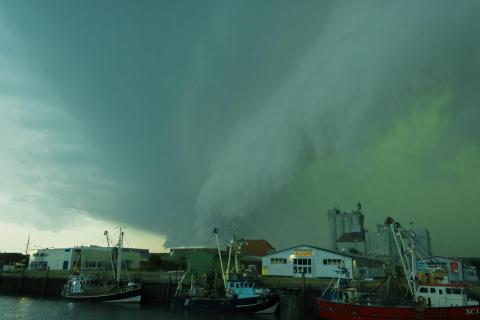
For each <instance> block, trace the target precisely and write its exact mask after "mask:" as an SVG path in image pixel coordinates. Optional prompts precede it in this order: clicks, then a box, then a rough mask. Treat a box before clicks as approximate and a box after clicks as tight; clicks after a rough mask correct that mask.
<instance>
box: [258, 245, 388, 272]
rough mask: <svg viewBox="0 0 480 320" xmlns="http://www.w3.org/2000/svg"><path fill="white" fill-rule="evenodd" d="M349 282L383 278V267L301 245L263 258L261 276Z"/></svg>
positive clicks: (376, 262) (372, 262) (335, 252)
mask: <svg viewBox="0 0 480 320" xmlns="http://www.w3.org/2000/svg"><path fill="white" fill-rule="evenodd" d="M339 273H340V274H341V277H343V278H346V279H363V278H380V277H384V276H385V274H384V270H383V263H382V262H381V261H378V260H374V259H369V258H366V257H363V256H358V255H352V254H348V253H342V252H338V251H334V250H329V249H324V248H319V247H315V246H311V245H299V246H295V247H292V248H288V249H284V250H280V251H277V252H273V253H270V254H268V255H266V256H264V257H263V258H262V275H265V276H289V277H303V276H305V277H307V278H335V277H338V276H339Z"/></svg>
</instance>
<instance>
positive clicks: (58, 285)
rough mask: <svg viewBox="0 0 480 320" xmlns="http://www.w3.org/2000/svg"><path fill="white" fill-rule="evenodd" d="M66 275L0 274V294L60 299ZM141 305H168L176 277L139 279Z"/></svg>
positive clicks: (154, 276)
mask: <svg viewBox="0 0 480 320" xmlns="http://www.w3.org/2000/svg"><path fill="white" fill-rule="evenodd" d="M67 280H68V275H62V274H58V273H57V274H54V273H51V274H49V272H48V271H44V272H36V273H24V272H20V273H13V274H7V273H4V274H0V294H10V295H17V296H33V297H45V298H47V297H51V298H60V297H61V292H62V288H63V286H64V285H65V283H66V281H67ZM140 282H141V283H142V303H146V304H159V305H169V304H170V303H171V302H172V298H173V297H174V295H175V290H176V283H177V280H176V277H175V276H174V275H173V276H172V275H170V276H169V275H162V276H159V275H158V274H156V275H148V276H146V277H145V279H141V280H140Z"/></svg>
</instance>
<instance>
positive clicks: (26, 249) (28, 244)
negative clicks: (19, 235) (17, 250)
mask: <svg viewBox="0 0 480 320" xmlns="http://www.w3.org/2000/svg"><path fill="white" fill-rule="evenodd" d="M29 249H30V233H29V234H28V239H27V246H26V247H25V255H27V254H28V250H29Z"/></svg>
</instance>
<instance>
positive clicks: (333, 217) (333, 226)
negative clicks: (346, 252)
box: [328, 208, 338, 250]
mask: <svg viewBox="0 0 480 320" xmlns="http://www.w3.org/2000/svg"><path fill="white" fill-rule="evenodd" d="M328 232H329V236H330V249H332V250H336V249H337V239H338V237H337V209H335V208H334V209H328Z"/></svg>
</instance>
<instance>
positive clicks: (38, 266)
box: [30, 261, 48, 270]
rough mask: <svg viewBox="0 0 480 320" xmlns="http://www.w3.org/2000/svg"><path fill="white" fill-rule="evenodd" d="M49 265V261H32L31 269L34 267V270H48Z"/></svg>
mask: <svg viewBox="0 0 480 320" xmlns="http://www.w3.org/2000/svg"><path fill="white" fill-rule="evenodd" d="M47 266H48V264H47V261H32V262H30V269H34V270H46V269H47Z"/></svg>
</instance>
